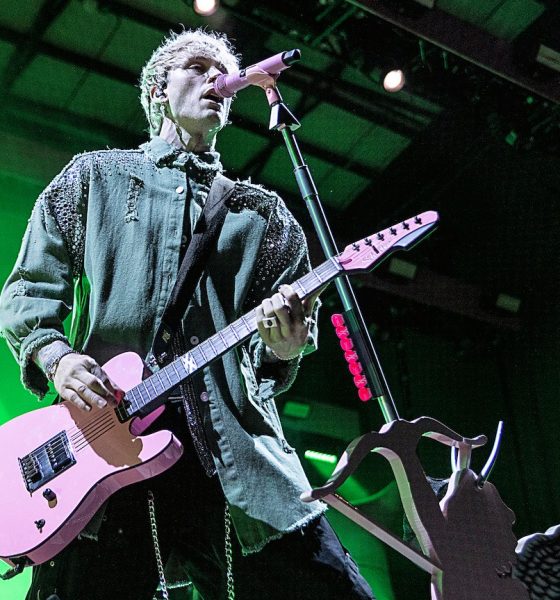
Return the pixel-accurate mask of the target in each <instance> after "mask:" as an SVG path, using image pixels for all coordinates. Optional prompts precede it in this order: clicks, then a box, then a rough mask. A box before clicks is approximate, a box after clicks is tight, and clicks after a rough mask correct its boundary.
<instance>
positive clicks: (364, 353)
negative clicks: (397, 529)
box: [261, 76, 399, 423]
mask: <svg viewBox="0 0 560 600" xmlns="http://www.w3.org/2000/svg"><path fill="white" fill-rule="evenodd" d="M271 80H272V81H271V82H269V83H266V84H264V85H263V84H261V87H263V88H264V90H265V93H266V97H267V99H268V103H269V105H270V110H271V112H270V124H269V129H271V130H275V131H279V132H280V133H281V134H282V137H283V138H284V142H285V144H286V148H287V150H288V154H289V156H290V160H291V161H292V165H293V167H294V175H295V178H296V181H297V184H298V187H299V191H300V193H301V196H302V198H303V200H304V201H305V204H306V206H307V209H308V210H309V214H310V215H311V220H312V221H313V225H314V227H315V230H316V232H317V236H318V237H319V242H320V244H321V247H322V248H323V252H324V253H325V256H326V257H327V258H331V257H332V256H335V255H336V254H338V250H337V248H336V244H335V241H334V238H333V235H332V233H331V231H330V228H329V225H328V222H327V218H326V215H325V213H324V211H323V207H322V206H321V201H320V199H319V194H318V192H317V188H316V187H315V183H314V182H313V179H312V177H311V173H310V171H309V167H308V166H307V165H306V164H305V161H304V159H303V156H302V154H301V152H300V150H299V146H298V143H297V140H296V137H295V135H294V131H295V130H296V129H297V128H298V127H299V126H300V123H299V121H298V120H297V119H296V117H295V116H294V115H293V114H292V113H291V112H290V110H289V109H288V107H287V106H286V105H285V104H284V102H283V100H282V96H281V95H280V92H279V90H278V88H277V87H276V84H275V82H276V76H271ZM335 285H336V288H337V290H338V293H339V295H340V299H341V301H342V305H343V307H344V317H345V322H346V325H347V327H348V330H349V333H350V337H351V338H352V341H353V342H354V345H355V348H354V349H355V350H356V353H357V355H358V358H359V360H360V362H361V364H362V366H363V368H364V374H365V377H366V379H367V382H368V386H369V388H370V390H371V392H372V394H373V397H375V398H377V401H378V402H379V407H380V408H381V412H382V413H383V418H384V419H385V422H386V423H390V422H391V421H395V420H397V419H399V415H398V412H397V408H396V406H395V403H394V401H393V398H392V396H391V391H390V390H389V386H388V384H387V381H386V379H385V376H384V375H383V371H382V369H381V364H380V362H379V359H378V357H377V354H376V352H375V348H374V346H373V343H372V341H371V338H370V336H369V333H368V330H367V328H366V326H365V322H364V319H363V317H362V314H361V312H360V309H359V307H358V304H357V301H356V297H355V295H354V291H353V290H352V286H351V285H350V281H349V280H348V277H347V276H346V275H343V276H342V277H337V278H336V279H335Z"/></svg>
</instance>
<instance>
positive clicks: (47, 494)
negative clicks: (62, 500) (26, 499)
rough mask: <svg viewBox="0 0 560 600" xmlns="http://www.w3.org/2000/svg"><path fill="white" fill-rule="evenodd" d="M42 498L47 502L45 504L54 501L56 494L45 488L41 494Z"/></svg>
mask: <svg viewBox="0 0 560 600" xmlns="http://www.w3.org/2000/svg"><path fill="white" fill-rule="evenodd" d="M43 498H44V499H45V500H46V501H47V502H52V501H53V500H56V494H55V493H54V492H53V491H52V490H51V488H47V489H46V490H45V491H44V492H43Z"/></svg>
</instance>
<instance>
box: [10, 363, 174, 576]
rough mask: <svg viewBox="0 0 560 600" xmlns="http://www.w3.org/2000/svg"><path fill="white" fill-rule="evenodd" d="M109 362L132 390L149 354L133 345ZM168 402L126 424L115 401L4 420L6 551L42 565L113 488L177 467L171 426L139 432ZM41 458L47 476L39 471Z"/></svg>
mask: <svg viewBox="0 0 560 600" xmlns="http://www.w3.org/2000/svg"><path fill="white" fill-rule="evenodd" d="M103 368H104V369H105V371H106V372H107V374H108V375H109V377H110V378H111V379H112V380H113V381H115V382H116V383H117V384H118V385H119V386H120V387H121V388H122V389H123V390H124V391H125V392H126V391H128V390H130V389H131V388H132V387H134V386H135V385H137V384H138V383H140V382H141V381H142V376H143V372H144V364H143V361H142V359H141V358H140V357H139V356H138V355H137V354H134V353H132V352H127V353H125V354H120V355H119V356H116V357H115V358H113V359H112V360H110V361H109V362H108V363H107V364H106V365H104V367H103ZM163 408H164V407H160V408H159V409H157V410H156V411H154V413H152V414H151V415H149V416H148V417H146V418H144V419H134V420H132V421H130V420H129V421H125V422H124V423H121V422H120V421H119V419H118V417H117V413H116V411H115V408H114V407H111V406H109V405H107V406H106V407H105V408H102V409H100V408H95V407H94V408H92V410H91V411H89V412H86V411H83V410H80V409H79V408H77V407H75V406H74V405H73V404H71V403H69V402H62V403H60V404H55V405H53V406H48V407H45V408H40V409H38V410H34V411H31V412H29V413H26V414H24V415H21V416H20V417H17V418H15V419H12V420H11V421H9V422H8V423H6V424H5V425H3V426H2V427H1V428H0V448H1V452H0V482H1V484H2V488H3V492H2V493H0V558H2V559H3V560H5V561H6V562H8V563H9V564H11V565H13V564H14V561H13V559H14V558H18V557H23V556H26V557H27V558H28V559H29V560H30V561H33V563H35V564H38V563H42V562H45V561H47V560H49V559H51V558H52V557H53V556H55V555H56V554H58V553H59V552H60V551H61V550H62V549H63V548H64V547H66V546H67V545H68V544H69V543H70V542H71V541H72V540H73V539H74V538H75V537H76V536H77V535H78V534H79V533H80V532H81V531H82V530H83V529H84V527H85V526H86V525H87V523H88V522H89V520H90V519H91V518H92V517H93V515H94V514H95V513H96V512H97V510H98V509H99V508H100V507H101V506H102V504H103V503H104V502H105V500H106V499H107V498H108V497H109V496H110V495H111V494H113V493H114V492H116V491H117V490H118V489H120V488H122V487H124V486H126V485H130V484H131V483H135V482H138V481H141V480H144V479H147V478H149V477H153V476H154V475H158V474H159V473H162V472H163V471H165V470H166V469H168V468H169V467H171V466H172V465H173V464H174V463H175V462H176V461H177V460H178V459H179V457H180V456H181V454H182V452H183V448H182V445H181V443H180V442H179V441H178V440H177V438H176V437H175V436H174V435H173V434H172V433H171V432H170V431H158V432H156V433H152V434H150V435H147V436H140V435H139V433H140V432H141V431H143V430H144V429H145V428H146V427H147V426H148V425H149V424H150V423H151V422H152V421H154V420H155V418H157V416H159V414H160V413H161V411H162V410H163ZM39 448H41V449H42V450H41V452H40V453H38V452H37V449H39ZM43 450H44V451H43ZM26 457H27V458H26ZM29 457H31V458H29ZM37 463H39V465H40V467H41V471H43V474H42V475H41V474H40V473H39V474H37V473H36V471H35V466H36V464H37ZM34 465H35V466H34ZM53 466H54V468H53ZM25 469H26V471H25ZM24 471H25V472H24ZM25 473H27V475H25ZM49 477H50V479H48V478H49ZM44 479H48V480H47V481H45V482H43V481H42V480H44ZM30 488H31V489H30Z"/></svg>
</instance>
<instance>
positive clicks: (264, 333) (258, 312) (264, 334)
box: [255, 304, 271, 345]
mask: <svg viewBox="0 0 560 600" xmlns="http://www.w3.org/2000/svg"><path fill="white" fill-rule="evenodd" d="M255 316H256V320H257V329H258V331H259V335H260V336H261V338H262V340H263V342H264V343H265V344H267V345H268V344H269V343H270V341H271V340H270V333H269V332H270V329H268V328H267V327H265V326H264V324H263V319H265V318H266V317H265V315H264V309H263V306H262V304H260V305H259V306H257V308H256V309H255Z"/></svg>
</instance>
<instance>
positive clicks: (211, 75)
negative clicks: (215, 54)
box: [206, 67, 222, 83]
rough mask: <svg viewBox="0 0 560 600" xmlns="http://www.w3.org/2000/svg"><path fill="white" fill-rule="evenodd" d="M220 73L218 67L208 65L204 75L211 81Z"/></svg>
mask: <svg viewBox="0 0 560 600" xmlns="http://www.w3.org/2000/svg"><path fill="white" fill-rule="evenodd" d="M221 74H222V72H221V71H220V69H216V67H210V68H209V69H208V71H207V72H206V77H207V79H208V81H209V82H211V83H213V82H214V81H215V80H216V79H217V77H218V75H221Z"/></svg>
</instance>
